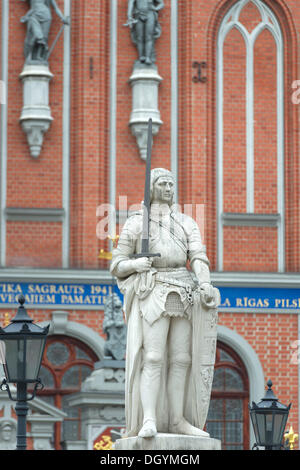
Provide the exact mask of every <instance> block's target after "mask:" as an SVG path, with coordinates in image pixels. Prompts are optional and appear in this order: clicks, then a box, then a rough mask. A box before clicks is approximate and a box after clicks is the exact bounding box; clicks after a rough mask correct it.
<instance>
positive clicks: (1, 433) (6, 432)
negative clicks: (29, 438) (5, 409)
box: [0, 418, 17, 450]
mask: <svg viewBox="0 0 300 470" xmlns="http://www.w3.org/2000/svg"><path fill="white" fill-rule="evenodd" d="M16 436H17V423H16V421H15V420H14V419H6V418H3V419H1V420H0V450H13V449H15V448H16V444H17V438H16Z"/></svg>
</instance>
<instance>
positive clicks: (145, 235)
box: [142, 118, 152, 253]
mask: <svg viewBox="0 0 300 470" xmlns="http://www.w3.org/2000/svg"><path fill="white" fill-rule="evenodd" d="M151 154H152V119H151V118H150V119H149V121H148V141H147V160H146V176H145V191H144V204H143V232H142V253H149V219H150V179H151Z"/></svg>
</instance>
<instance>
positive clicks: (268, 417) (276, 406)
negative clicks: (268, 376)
mask: <svg viewBox="0 0 300 470" xmlns="http://www.w3.org/2000/svg"><path fill="white" fill-rule="evenodd" d="M272 385H273V384H272V382H271V380H268V382H267V386H268V390H267V391H266V394H265V397H264V398H263V399H262V400H261V401H260V402H259V403H258V404H256V403H254V402H252V408H251V407H250V405H249V410H250V416H251V421H252V425H253V428H254V433H255V439H256V443H255V444H254V446H253V448H254V447H258V446H259V447H265V449H266V450H276V449H280V448H281V447H282V440H283V433H284V429H285V426H286V422H287V419H288V415H289V411H290V408H291V404H289V406H286V405H283V404H282V403H280V402H279V401H278V398H276V397H275V395H274V393H273V390H272Z"/></svg>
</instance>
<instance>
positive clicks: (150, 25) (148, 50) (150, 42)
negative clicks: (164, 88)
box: [145, 13, 155, 65]
mask: <svg viewBox="0 0 300 470" xmlns="http://www.w3.org/2000/svg"><path fill="white" fill-rule="evenodd" d="M154 30H155V16H154V13H152V14H149V16H148V18H147V21H146V24H145V55H146V60H145V62H146V64H148V65H150V64H152V59H151V57H152V51H153V47H154Z"/></svg>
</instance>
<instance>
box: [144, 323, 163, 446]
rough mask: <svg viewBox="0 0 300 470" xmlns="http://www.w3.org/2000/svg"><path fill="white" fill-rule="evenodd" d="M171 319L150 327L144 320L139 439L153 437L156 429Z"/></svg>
mask: <svg viewBox="0 0 300 470" xmlns="http://www.w3.org/2000/svg"><path fill="white" fill-rule="evenodd" d="M169 323H170V319H169V318H166V317H163V318H160V319H158V320H156V321H155V322H154V323H153V325H151V326H150V325H149V324H148V323H147V322H146V321H145V320H143V361H144V366H143V370H142V374H141V384H140V387H141V389H140V390H141V402H142V408H143V414H144V416H143V427H142V429H141V430H140V432H139V437H153V436H155V434H156V433H157V429H156V404H157V399H158V395H159V390H160V379H161V369H162V363H163V358H164V354H165V348H166V342H167V337H168V331H169Z"/></svg>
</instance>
